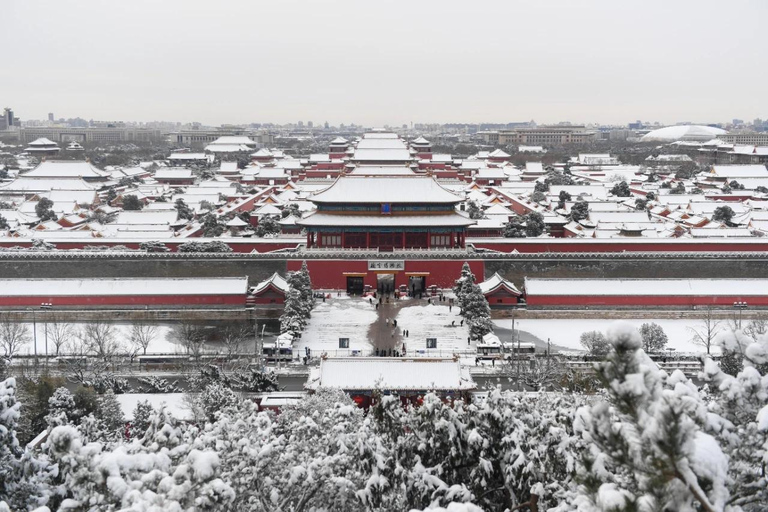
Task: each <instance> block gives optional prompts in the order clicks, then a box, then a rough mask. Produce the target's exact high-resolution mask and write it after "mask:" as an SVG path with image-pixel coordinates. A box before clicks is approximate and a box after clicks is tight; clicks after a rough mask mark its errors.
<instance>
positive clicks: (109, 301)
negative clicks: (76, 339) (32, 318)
mask: <svg viewBox="0 0 768 512" xmlns="http://www.w3.org/2000/svg"><path fill="white" fill-rule="evenodd" d="M45 302H48V303H51V304H55V305H56V306H145V305H148V306H183V305H232V306H245V293H243V294H242V295H109V296H104V295H102V296H85V295H83V296H78V295H70V296H60V295H57V296H53V297H51V296H43V295H36V296H28V297H0V306H35V307H39V306H40V304H41V303H45Z"/></svg>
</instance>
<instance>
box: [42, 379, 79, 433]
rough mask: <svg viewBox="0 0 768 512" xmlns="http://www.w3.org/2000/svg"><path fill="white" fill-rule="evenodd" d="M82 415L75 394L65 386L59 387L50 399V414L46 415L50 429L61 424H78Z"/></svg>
mask: <svg viewBox="0 0 768 512" xmlns="http://www.w3.org/2000/svg"><path fill="white" fill-rule="evenodd" d="M80 416H81V414H80V413H79V412H78V410H77V405H75V395H73V394H72V393H71V392H70V391H69V390H68V389H67V388H65V387H60V388H57V389H56V391H54V392H53V395H52V396H51V398H49V399H48V415H47V416H46V417H45V421H46V423H48V429H52V428H53V427H58V426H59V425H71V424H77V422H78V421H79V420H80Z"/></svg>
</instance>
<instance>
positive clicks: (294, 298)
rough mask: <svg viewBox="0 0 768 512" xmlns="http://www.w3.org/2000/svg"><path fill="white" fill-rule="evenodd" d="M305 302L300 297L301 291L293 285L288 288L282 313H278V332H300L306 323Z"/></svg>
mask: <svg viewBox="0 0 768 512" xmlns="http://www.w3.org/2000/svg"><path fill="white" fill-rule="evenodd" d="M307 314H308V312H307V309H306V303H305V302H304V301H303V300H302V299H301V292H300V291H299V290H298V289H297V288H294V287H291V288H290V289H289V290H288V294H287V296H286V298H285V306H284V307H283V314H282V315H280V332H281V333H285V332H292V333H294V334H301V332H302V331H303V330H304V327H306V325H307Z"/></svg>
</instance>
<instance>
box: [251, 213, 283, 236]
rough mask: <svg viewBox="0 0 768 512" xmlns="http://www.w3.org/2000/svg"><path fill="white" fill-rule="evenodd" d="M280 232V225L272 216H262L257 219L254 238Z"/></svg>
mask: <svg viewBox="0 0 768 512" xmlns="http://www.w3.org/2000/svg"><path fill="white" fill-rule="evenodd" d="M279 232H280V224H279V223H278V222H277V219H276V218H275V217H273V216H272V215H264V216H263V217H262V218H261V219H259V225H258V226H256V236H258V237H265V236H270V235H276V234H278V233H279Z"/></svg>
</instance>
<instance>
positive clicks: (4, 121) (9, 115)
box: [0, 107, 19, 130]
mask: <svg viewBox="0 0 768 512" xmlns="http://www.w3.org/2000/svg"><path fill="white" fill-rule="evenodd" d="M18 124H19V120H18V119H16V118H15V117H14V115H13V110H11V109H10V108H8V107H5V109H4V110H3V116H2V117H0V130H9V129H11V128H13V127H14V126H18Z"/></svg>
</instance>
